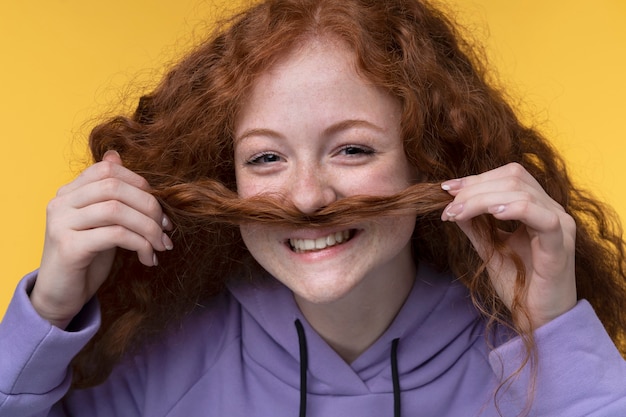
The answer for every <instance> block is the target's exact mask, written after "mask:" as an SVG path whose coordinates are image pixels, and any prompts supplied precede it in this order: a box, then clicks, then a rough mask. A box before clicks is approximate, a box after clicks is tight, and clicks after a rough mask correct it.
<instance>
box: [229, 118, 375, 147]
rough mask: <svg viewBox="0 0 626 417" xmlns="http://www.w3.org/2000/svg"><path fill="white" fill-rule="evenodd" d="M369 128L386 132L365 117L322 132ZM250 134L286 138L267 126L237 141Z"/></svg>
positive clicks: (250, 132) (236, 140)
mask: <svg viewBox="0 0 626 417" xmlns="http://www.w3.org/2000/svg"><path fill="white" fill-rule="evenodd" d="M359 127H362V128H367V129H372V130H375V131H377V132H384V131H385V129H383V128H382V127H380V126H378V125H376V124H374V123H372V122H368V121H367V120H363V119H347V120H342V121H340V122H337V123H335V124H333V125H331V126H328V127H327V128H326V129H324V131H323V132H322V134H323V135H324V136H331V135H334V134H337V133H339V132H342V131H344V130H349V129H353V128H359ZM250 136H269V137H275V138H277V139H284V138H285V137H284V135H282V134H281V133H279V132H277V131H275V130H272V129H265V128H256V129H248V130H246V131H245V132H243V134H242V135H241V136H238V137H236V138H235V142H239V141H241V140H243V139H245V138H247V137H250Z"/></svg>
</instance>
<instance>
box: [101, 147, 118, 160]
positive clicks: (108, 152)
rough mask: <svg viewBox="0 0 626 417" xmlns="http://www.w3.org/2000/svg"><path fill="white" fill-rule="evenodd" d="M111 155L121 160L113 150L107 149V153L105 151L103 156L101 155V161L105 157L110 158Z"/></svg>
mask: <svg viewBox="0 0 626 417" xmlns="http://www.w3.org/2000/svg"><path fill="white" fill-rule="evenodd" d="M111 155H115V156H117V157H118V158H120V159H121V157H120V154H119V153H118V152H117V151H116V150H115V149H109V150H108V151H106V152H105V153H104V155H102V159H104V158H106V157H107V156H111Z"/></svg>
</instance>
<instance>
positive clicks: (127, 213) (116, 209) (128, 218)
mask: <svg viewBox="0 0 626 417" xmlns="http://www.w3.org/2000/svg"><path fill="white" fill-rule="evenodd" d="M67 221H68V224H67V225H66V227H69V228H71V229H72V230H76V231H80V230H88V229H94V228H101V227H108V226H112V225H119V226H122V227H124V228H126V229H128V230H130V231H132V232H134V233H136V234H138V235H139V236H141V237H143V238H144V239H145V240H147V241H149V242H150V243H151V245H152V247H153V248H154V249H156V250H159V251H164V250H171V249H173V246H174V245H173V243H172V241H171V240H170V238H169V237H168V236H167V234H165V233H164V232H163V229H161V224H160V223H158V222H156V221H155V220H154V219H153V218H151V217H149V216H146V215H145V214H143V213H141V212H139V211H137V210H135V209H133V208H132V207H129V206H128V205H126V204H123V203H121V202H119V201H116V200H108V201H104V202H101V203H96V204H92V205H90V206H87V207H85V208H83V209H81V210H80V212H78V211H77V212H75V213H72V214H71V215H70V216H69V218H68V220H67Z"/></svg>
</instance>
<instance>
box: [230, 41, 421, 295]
mask: <svg viewBox="0 0 626 417" xmlns="http://www.w3.org/2000/svg"><path fill="white" fill-rule="evenodd" d="M354 68H355V63H354V58H353V56H352V54H351V53H350V52H349V50H348V49H347V48H345V47H343V45H341V44H339V43H333V42H330V41H322V40H316V41H311V42H310V43H308V44H306V45H305V46H303V47H302V48H300V49H297V50H296V51H294V52H293V53H291V54H289V55H288V56H287V57H286V58H284V59H283V60H281V61H279V62H278V63H277V64H276V65H275V66H274V67H272V68H271V69H270V70H269V71H267V72H265V73H264V74H262V75H261V76H260V77H259V78H258V79H257V81H256V83H255V84H254V86H253V89H252V92H251V95H250V97H249V99H248V101H247V102H246V103H245V106H244V107H243V109H242V111H241V113H240V115H239V118H238V120H237V123H236V132H235V134H236V139H235V166H236V171H235V173H236V177H237V189H238V193H239V195H240V196H241V197H244V198H245V197H250V196H253V195H255V194H259V193H268V192H270V193H280V195H282V196H284V197H285V198H287V199H289V200H291V202H293V203H294V204H295V205H296V206H297V207H298V208H299V209H300V210H301V211H303V212H305V213H313V212H315V211H317V210H318V209H320V208H322V207H324V206H326V205H328V204H329V203H331V202H333V201H335V200H337V199H340V198H343V197H346V196H351V195H356V194H361V195H362V194H367V195H383V196H384V195H390V194H393V193H396V192H398V191H401V190H403V189H404V188H406V187H407V186H408V185H410V183H411V182H412V180H413V178H414V177H415V175H414V174H413V169H412V168H411V166H410V164H409V162H408V160H407V158H406V156H405V154H404V149H403V144H402V139H401V136H400V105H399V103H398V102H397V101H396V100H395V99H394V98H393V97H391V96H390V95H388V94H387V93H386V92H384V91H383V90H381V89H378V88H375V87H373V86H372V85H370V84H369V83H368V82H367V81H366V80H364V79H363V78H362V77H360V76H359V75H357V73H356V71H355V69H354ZM414 224H415V217H413V216H406V217H401V216H395V217H380V218H376V219H372V220H368V221H363V222H361V223H359V224H357V225H355V226H354V227H352V228H349V229H341V228H328V229H297V228H283V227H276V226H267V225H246V226H242V227H241V234H242V236H243V240H244V242H245V244H246V246H247V248H248V250H249V251H250V253H251V254H252V256H254V258H255V259H256V260H257V261H258V262H259V264H260V265H261V266H262V267H263V268H265V269H266V270H267V271H268V272H269V273H271V274H272V275H273V276H274V277H275V278H276V279H278V280H279V281H281V282H282V283H284V284H285V285H286V286H287V287H289V288H290V289H291V290H292V291H293V292H294V294H295V296H296V299H301V300H306V301H308V302H312V303H325V302H333V301H336V300H340V299H342V298H343V297H345V296H346V295H348V294H350V293H351V292H352V291H354V290H355V289H356V288H361V289H363V288H367V289H368V291H369V290H372V291H375V288H376V287H377V286H381V285H382V286H384V285H386V284H385V282H386V281H389V280H390V279H393V280H398V279H400V280H410V281H411V282H412V280H413V279H414V271H415V266H414V264H413V260H412V256H411V248H410V238H411V234H412V232H413V228H414Z"/></svg>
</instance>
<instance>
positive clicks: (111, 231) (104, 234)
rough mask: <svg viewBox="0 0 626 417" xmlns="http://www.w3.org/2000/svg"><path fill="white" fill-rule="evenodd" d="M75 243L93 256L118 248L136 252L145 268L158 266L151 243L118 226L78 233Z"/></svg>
mask: <svg viewBox="0 0 626 417" xmlns="http://www.w3.org/2000/svg"><path fill="white" fill-rule="evenodd" d="M76 241H77V242H81V244H82V245H84V248H85V250H86V251H88V252H90V253H92V254H94V255H95V254H98V253H102V252H104V251H107V250H110V249H113V248H116V247H119V248H122V249H126V250H129V251H132V252H136V253H137V257H138V259H139V261H140V262H141V263H142V264H144V265H146V266H156V265H158V259H157V256H156V254H155V253H154V249H153V246H152V243H151V242H149V241H148V240H146V239H145V238H144V237H143V236H141V235H139V234H137V233H135V232H133V231H132V230H129V229H127V228H125V227H123V226H120V225H112V226H107V227H100V228H97V229H89V230H83V231H80V232H78V234H77V236H76Z"/></svg>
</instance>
